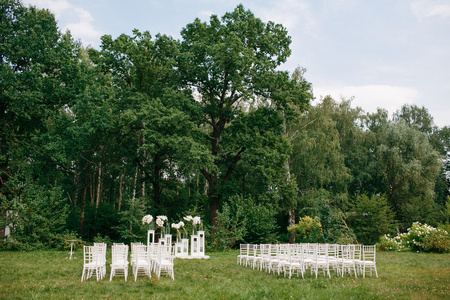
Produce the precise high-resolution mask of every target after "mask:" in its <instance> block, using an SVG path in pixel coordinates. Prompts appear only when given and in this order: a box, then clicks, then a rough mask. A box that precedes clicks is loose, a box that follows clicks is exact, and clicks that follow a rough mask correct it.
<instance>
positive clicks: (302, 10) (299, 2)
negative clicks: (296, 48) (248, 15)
mask: <svg viewBox="0 0 450 300" xmlns="http://www.w3.org/2000/svg"><path fill="white" fill-rule="evenodd" d="M273 3H274V5H273V6H271V7H262V6H257V7H255V8H254V9H252V10H253V11H254V12H255V15H256V16H258V17H259V18H261V19H262V20H263V21H265V22H267V21H273V22H275V23H278V24H283V26H284V27H286V28H287V29H288V31H289V32H291V31H293V30H294V29H295V28H296V27H299V26H301V27H302V29H303V30H304V31H305V32H307V33H309V34H312V35H314V32H315V30H314V29H315V27H316V25H317V24H316V21H315V18H314V17H313V13H312V11H311V7H310V4H309V1H307V0H279V1H275V2H273Z"/></svg>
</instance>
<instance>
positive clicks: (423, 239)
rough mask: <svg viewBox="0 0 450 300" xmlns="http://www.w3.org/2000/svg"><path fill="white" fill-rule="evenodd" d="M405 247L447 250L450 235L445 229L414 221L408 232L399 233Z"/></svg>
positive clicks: (419, 249) (432, 250)
mask: <svg viewBox="0 0 450 300" xmlns="http://www.w3.org/2000/svg"><path fill="white" fill-rule="evenodd" d="M400 237H401V239H402V243H403V244H404V245H405V247H407V248H410V249H411V250H412V251H424V252H449V251H450V236H449V234H448V232H447V231H445V230H442V229H437V228H434V227H432V226H429V225H427V224H421V223H419V222H414V223H413V224H412V226H411V227H410V228H408V232H407V233H404V234H401V235H400Z"/></svg>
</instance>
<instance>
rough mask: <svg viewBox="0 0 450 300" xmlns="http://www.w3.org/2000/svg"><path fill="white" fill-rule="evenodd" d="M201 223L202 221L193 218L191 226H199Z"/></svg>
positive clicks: (198, 218)
mask: <svg viewBox="0 0 450 300" xmlns="http://www.w3.org/2000/svg"><path fill="white" fill-rule="evenodd" d="M201 222H202V219H200V217H194V218H193V219H192V224H193V225H194V226H196V225H199V224H200V223H201Z"/></svg>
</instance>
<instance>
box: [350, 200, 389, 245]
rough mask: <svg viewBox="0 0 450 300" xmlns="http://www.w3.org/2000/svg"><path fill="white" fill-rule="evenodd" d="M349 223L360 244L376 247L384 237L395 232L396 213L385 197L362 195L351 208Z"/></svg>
mask: <svg viewBox="0 0 450 300" xmlns="http://www.w3.org/2000/svg"><path fill="white" fill-rule="evenodd" d="M347 223H348V225H349V226H350V227H351V228H352V229H353V232H354V233H355V235H356V237H357V239H358V242H359V243H361V244H364V245H374V244H376V243H377V242H378V241H379V238H380V237H381V236H382V235H384V234H388V233H391V232H392V231H393V227H394V213H393V211H392V209H391V207H390V206H389V204H388V203H387V199H386V198H385V197H383V196H379V195H373V196H372V197H369V196H367V195H360V196H358V197H356V199H355V201H354V204H353V205H352V206H351V208H350V212H349V213H348V217H347Z"/></svg>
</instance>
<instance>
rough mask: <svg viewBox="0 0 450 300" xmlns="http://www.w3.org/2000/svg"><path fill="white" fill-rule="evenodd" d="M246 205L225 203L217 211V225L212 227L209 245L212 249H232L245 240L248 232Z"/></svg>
mask: <svg viewBox="0 0 450 300" xmlns="http://www.w3.org/2000/svg"><path fill="white" fill-rule="evenodd" d="M246 221H247V220H246V218H245V212H244V206H242V205H239V204H238V203H231V204H229V203H225V204H224V205H223V207H222V211H221V212H218V213H217V219H216V222H217V223H216V226H214V227H212V232H211V235H210V242H209V245H210V247H211V248H212V249H216V250H225V249H231V248H233V247H235V246H236V245H238V244H239V243H242V242H243V241H244V236H245V234H246V233H247V229H246V228H247V226H246Z"/></svg>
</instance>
